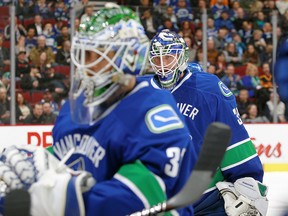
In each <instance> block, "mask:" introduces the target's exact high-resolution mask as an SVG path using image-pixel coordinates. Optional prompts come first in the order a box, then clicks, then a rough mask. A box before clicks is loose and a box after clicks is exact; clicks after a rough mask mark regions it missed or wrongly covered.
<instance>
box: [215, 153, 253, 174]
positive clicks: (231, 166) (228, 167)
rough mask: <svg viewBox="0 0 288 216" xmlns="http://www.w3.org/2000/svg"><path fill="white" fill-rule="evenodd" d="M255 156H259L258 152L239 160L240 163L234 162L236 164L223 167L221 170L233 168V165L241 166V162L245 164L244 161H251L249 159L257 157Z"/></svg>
mask: <svg viewBox="0 0 288 216" xmlns="http://www.w3.org/2000/svg"><path fill="white" fill-rule="evenodd" d="M255 157H258V155H257V153H256V154H254V155H251V156H250V157H248V158H246V159H245V160H242V161H239V162H238V163H234V164H232V165H230V166H227V167H223V168H221V170H222V171H226V170H228V169H232V168H233V167H236V166H239V165H241V164H243V163H246V162H247V161H249V160H251V159H253V158H255Z"/></svg>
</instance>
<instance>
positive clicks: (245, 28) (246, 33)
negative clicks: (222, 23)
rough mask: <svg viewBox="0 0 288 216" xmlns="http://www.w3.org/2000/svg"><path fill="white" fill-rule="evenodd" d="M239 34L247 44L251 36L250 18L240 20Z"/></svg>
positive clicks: (251, 25) (251, 24)
mask: <svg viewBox="0 0 288 216" xmlns="http://www.w3.org/2000/svg"><path fill="white" fill-rule="evenodd" d="M238 33H239V35H240V36H241V38H242V41H243V42H244V43H245V44H249V43H250V42H251V39H252V37H253V23H252V21H250V20H244V21H243V22H242V28H241V29H239V30H238Z"/></svg>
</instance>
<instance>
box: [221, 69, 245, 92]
mask: <svg viewBox="0 0 288 216" xmlns="http://www.w3.org/2000/svg"><path fill="white" fill-rule="evenodd" d="M240 79H241V77H240V76H239V75H238V74H235V67H234V65H233V64H228V65H227V67H226V70H225V75H224V76H223V77H222V78H221V81H222V82H223V83H224V84H225V85H226V86H227V87H228V88H229V89H230V91H231V92H232V93H233V94H234V96H235V97H238V95H239V89H241V83H240Z"/></svg>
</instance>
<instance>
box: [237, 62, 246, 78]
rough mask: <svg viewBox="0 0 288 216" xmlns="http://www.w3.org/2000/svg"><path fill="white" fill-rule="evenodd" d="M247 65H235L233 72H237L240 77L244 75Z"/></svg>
mask: <svg viewBox="0 0 288 216" xmlns="http://www.w3.org/2000/svg"><path fill="white" fill-rule="evenodd" d="M246 67H247V65H242V66H237V67H235V74H238V75H239V76H240V77H242V76H245V75H246V74H245V72H246Z"/></svg>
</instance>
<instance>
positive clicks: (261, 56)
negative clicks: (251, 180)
mask: <svg viewBox="0 0 288 216" xmlns="http://www.w3.org/2000/svg"><path fill="white" fill-rule="evenodd" d="M114 2H117V3H118V4H120V5H125V6H128V7H131V8H132V9H134V10H135V11H136V12H137V14H138V15H139V18H140V21H141V23H142V24H143V26H144V28H145V31H146V34H147V36H148V37H149V38H150V39H152V37H153V36H154V35H155V34H156V33H157V32H158V31H161V30H162V29H166V28H168V29H170V30H173V31H175V32H177V33H179V34H180V35H181V36H183V38H184V40H185V41H186V43H187V45H188V47H189V51H188V56H189V62H197V63H200V64H203V49H202V48H203V41H202V40H203V34H204V32H203V30H202V24H203V23H202V13H203V11H207V14H208V17H207V28H208V29H207V32H205V33H206V34H207V59H208V65H207V72H208V73H211V74H215V75H216V76H218V77H219V78H220V79H221V80H222V82H223V83H225V84H226V85H227V86H228V87H229V88H230V89H231V91H232V92H233V93H234V94H235V96H236V98H237V103H238V110H239V114H240V116H241V117H242V120H243V121H244V122H253V123H255V122H273V112H274V111H275V110H276V112H277V118H278V121H279V122H286V121H287V120H288V115H287V107H288V104H285V103H283V102H282V101H281V98H279V96H278V95H275V96H274V95H273V91H272V89H273V77H272V74H271V71H272V68H271V66H272V53H273V43H272V13H273V12H274V11H277V13H278V23H277V40H278V44H281V42H282V41H283V40H285V39H286V38H287V35H288V10H287V9H288V1H285V0H278V1H274V0H199V1H198V0H197V1H196V0H118V1H114ZM9 4H11V1H9V0H0V10H1V11H0V77H1V79H0V123H2V124H7V123H8V122H9V109H10V108H9V103H8V102H9V97H10V95H9V87H10V82H9V80H10V73H9V70H10V64H11V60H10V46H11V42H10V37H11V36H10V24H9V19H11V17H10V16H9V8H8V5H9ZM15 4H16V17H14V19H15V24H16V25H15V31H16V35H15V43H16V50H15V52H16V56H15V59H16V66H15V67H16V71H15V74H16V88H17V89H16V90H17V91H16V100H17V108H16V113H17V119H16V121H17V123H19V124H21V123H22V124H40V123H41V124H51V123H52V124H53V122H54V120H55V116H57V113H58V111H59V109H60V108H61V105H62V104H63V101H65V99H66V98H67V96H68V91H69V84H70V47H71V42H70V34H71V25H70V20H69V17H70V15H69V11H70V9H71V8H72V7H73V8H75V10H76V20H75V29H77V27H78V26H79V23H80V21H81V20H82V19H85V18H87V17H89V16H91V15H92V14H93V13H94V12H95V8H94V6H93V5H94V4H93V1H92V0H73V1H72V0H57V1H54V0H53V1H52V0H18V1H16V3H15ZM4 9H6V12H5V10H4ZM2 11H4V12H2ZM7 11H8V12H7ZM149 72H151V68H149V66H147V73H149ZM47 95H49V96H47ZM274 97H277V101H278V105H277V107H276V108H275V107H273V103H272V102H273V99H271V98H274ZM48 104H49V105H50V106H49V107H48ZM51 114H53V116H50V115H51ZM47 116H49V117H47Z"/></svg>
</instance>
